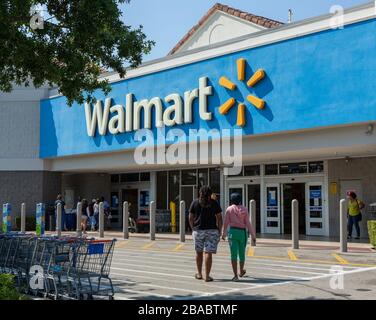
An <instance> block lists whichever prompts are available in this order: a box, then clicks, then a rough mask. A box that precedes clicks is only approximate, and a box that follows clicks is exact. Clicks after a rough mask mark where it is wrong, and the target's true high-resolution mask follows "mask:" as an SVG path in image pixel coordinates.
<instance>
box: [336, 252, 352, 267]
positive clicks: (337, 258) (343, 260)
mask: <svg viewBox="0 0 376 320" xmlns="http://www.w3.org/2000/svg"><path fill="white" fill-rule="evenodd" d="M332 256H333V257H334V258H336V260H337V261H338V262H339V263H340V264H349V262H348V261H347V260H345V259H343V258H342V257H341V256H340V255H339V254H337V253H334V252H333V253H332Z"/></svg>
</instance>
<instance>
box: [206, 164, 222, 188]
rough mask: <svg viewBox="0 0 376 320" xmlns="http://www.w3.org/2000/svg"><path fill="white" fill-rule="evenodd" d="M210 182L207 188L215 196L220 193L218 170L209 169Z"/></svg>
mask: <svg viewBox="0 0 376 320" xmlns="http://www.w3.org/2000/svg"><path fill="white" fill-rule="evenodd" d="M209 172H210V181H209V186H210V188H211V189H212V191H213V192H214V193H216V194H217V195H219V194H220V192H221V174H220V173H221V171H220V169H218V168H212V169H210V171H209Z"/></svg>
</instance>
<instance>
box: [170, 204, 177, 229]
mask: <svg viewBox="0 0 376 320" xmlns="http://www.w3.org/2000/svg"><path fill="white" fill-rule="evenodd" d="M170 210H171V231H172V232H173V233H174V232H176V204H175V202H173V201H171V202H170Z"/></svg>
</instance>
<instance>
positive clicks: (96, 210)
mask: <svg viewBox="0 0 376 320" xmlns="http://www.w3.org/2000/svg"><path fill="white" fill-rule="evenodd" d="M93 210H94V218H95V228H97V227H98V224H99V199H95V200H94V199H93Z"/></svg>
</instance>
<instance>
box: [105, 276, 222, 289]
mask: <svg viewBox="0 0 376 320" xmlns="http://www.w3.org/2000/svg"><path fill="white" fill-rule="evenodd" d="M111 276H115V277H114V279H118V277H132V278H141V279H149V280H157V281H164V282H166V279H165V278H169V279H168V281H170V280H171V276H170V275H166V276H160V278H157V277H156V275H153V276H143V275H135V274H132V275H131V276H129V275H128V274H124V273H114V272H111ZM174 283H182V284H187V283H188V284H191V283H192V278H191V279H187V280H183V279H176V278H175V279H174ZM212 283H213V282H212ZM202 286H204V287H205V288H211V289H228V288H229V287H225V286H220V285H213V284H210V285H209V284H207V283H206V282H203V283H202Z"/></svg>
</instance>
